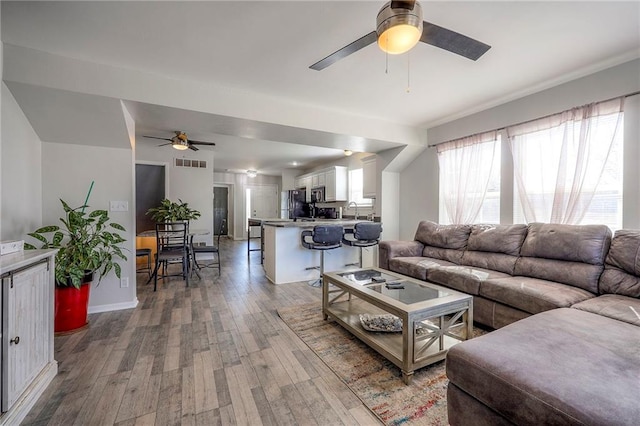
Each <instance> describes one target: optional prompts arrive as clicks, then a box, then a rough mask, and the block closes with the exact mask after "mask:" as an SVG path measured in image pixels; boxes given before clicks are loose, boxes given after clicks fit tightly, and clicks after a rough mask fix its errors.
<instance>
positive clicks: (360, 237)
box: [342, 222, 382, 268]
mask: <svg viewBox="0 0 640 426" xmlns="http://www.w3.org/2000/svg"><path fill="white" fill-rule="evenodd" d="M381 233H382V224H381V223H374V222H358V223H356V224H355V226H354V227H353V229H345V231H344V236H343V237H342V244H344V245H347V246H351V247H359V248H360V258H359V261H358V263H357V265H358V267H360V268H362V248H363V247H371V246H375V245H376V244H378V243H379V242H380V234H381ZM354 265H356V263H348V264H346V265H345V266H354Z"/></svg>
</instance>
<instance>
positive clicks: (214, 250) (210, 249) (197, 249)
mask: <svg viewBox="0 0 640 426" xmlns="http://www.w3.org/2000/svg"><path fill="white" fill-rule="evenodd" d="M226 225H227V219H222V221H220V227H219V228H218V238H217V241H216V245H213V246H206V245H205V246H200V245H195V246H194V245H192V247H191V250H192V252H193V264H194V266H195V267H196V269H197V270H200V269H204V268H215V267H216V266H217V267H218V274H220V273H221V266H222V262H221V261H220V236H221V235H222V232H223V230H224V229H225V227H226ZM202 253H208V254H213V256H214V257H213V260H214V261H213V262H211V263H207V264H203V265H200V264H199V263H198V260H197V256H198V254H202ZM216 258H217V262H216Z"/></svg>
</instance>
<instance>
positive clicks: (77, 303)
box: [54, 275, 93, 333]
mask: <svg viewBox="0 0 640 426" xmlns="http://www.w3.org/2000/svg"><path fill="white" fill-rule="evenodd" d="M92 280H93V276H92V275H89V276H88V277H87V276H85V279H84V281H83V283H82V285H81V286H80V289H77V288H75V287H73V286H67V287H58V286H56V306H55V309H56V310H55V318H54V331H55V332H56V333H67V332H72V331H77V330H79V329H81V328H84V327H86V326H87V325H88V324H89V322H88V320H87V310H88V308H89V289H90V288H91V281H92Z"/></svg>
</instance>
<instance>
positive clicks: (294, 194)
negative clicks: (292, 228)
mask: <svg viewBox="0 0 640 426" xmlns="http://www.w3.org/2000/svg"><path fill="white" fill-rule="evenodd" d="M281 200H282V203H281V205H280V218H282V219H296V218H299V217H309V216H310V209H309V203H307V194H306V192H305V191H304V190H300V189H294V190H291V191H284V192H283V193H282V198H281Z"/></svg>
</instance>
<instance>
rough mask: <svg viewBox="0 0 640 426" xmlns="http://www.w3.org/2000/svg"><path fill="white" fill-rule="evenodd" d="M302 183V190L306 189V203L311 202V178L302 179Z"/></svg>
mask: <svg viewBox="0 0 640 426" xmlns="http://www.w3.org/2000/svg"><path fill="white" fill-rule="evenodd" d="M303 181H304V188H305V189H306V191H307V192H306V197H307V203H310V202H311V176H307V177H305V178H304V179H303Z"/></svg>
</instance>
